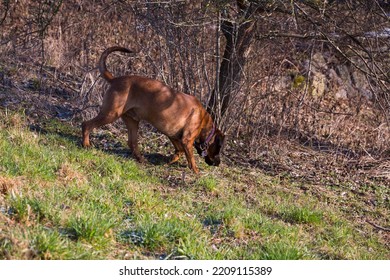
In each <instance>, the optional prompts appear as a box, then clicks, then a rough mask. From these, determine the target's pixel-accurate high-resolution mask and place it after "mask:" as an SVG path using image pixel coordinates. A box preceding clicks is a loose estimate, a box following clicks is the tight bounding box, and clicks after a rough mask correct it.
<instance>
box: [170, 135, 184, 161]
mask: <svg viewBox="0 0 390 280" xmlns="http://www.w3.org/2000/svg"><path fill="white" fill-rule="evenodd" d="M169 140H171V142H172V144H173V146H174V147H175V154H174V155H173V156H172V158H171V160H170V161H169V163H168V164H173V163H175V162H177V161H178V160H179V159H180V156H181V155H182V154H183V152H184V149H183V146H182V144H181V143H180V141H179V140H176V139H173V138H169Z"/></svg>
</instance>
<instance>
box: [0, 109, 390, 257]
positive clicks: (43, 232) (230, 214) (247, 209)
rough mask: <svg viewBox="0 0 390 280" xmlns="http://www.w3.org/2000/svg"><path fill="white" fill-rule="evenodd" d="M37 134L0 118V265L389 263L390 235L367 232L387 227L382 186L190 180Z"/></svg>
mask: <svg viewBox="0 0 390 280" xmlns="http://www.w3.org/2000/svg"><path fill="white" fill-rule="evenodd" d="M41 125H42V126H44V127H41V128H40V129H36V127H33V126H31V125H29V123H28V120H27V118H26V117H25V116H24V115H23V114H20V113H10V112H7V111H0V151H1V152H0V153H1V156H0V259H388V258H389V257H390V254H389V250H388V249H389V247H388V246H389V243H388V240H389V239H388V235H386V234H387V233H386V232H383V231H380V230H378V229H376V228H374V227H372V226H371V225H370V224H367V223H365V222H364V219H365V218H369V219H370V220H371V221H375V222H377V223H378V224H382V225H383V226H386V223H387V225H388V223H389V218H388V217H389V208H390V207H389V190H388V188H387V186H384V185H380V184H378V185H375V186H362V192H364V194H365V196H362V195H361V194H360V195H359V194H356V192H354V191H353V190H350V189H349V187H348V186H337V187H336V186H326V185H321V184H319V185H305V188H302V183H301V182H295V181H294V180H292V179H288V178H282V177H270V176H267V175H264V174H262V173H261V172H260V171H258V170H251V169H244V168H240V167H226V166H225V167H223V166H222V167H219V168H212V167H208V166H206V165H205V164H200V168H201V170H202V172H203V174H202V175H200V176H197V175H194V174H192V173H191V172H189V171H188V170H187V169H186V167H185V166H184V165H174V166H166V165H163V164H155V165H154V164H150V163H149V164H145V165H138V164H136V163H135V162H134V161H133V160H132V158H128V157H124V156H123V155H118V154H115V153H112V152H106V151H104V150H102V149H100V148H94V149H89V150H85V149H82V148H80V146H79V143H78V141H79V139H78V137H79V131H78V129H74V128H72V127H71V126H69V125H67V124H64V123H61V122H55V121H52V122H47V123H42V124H41ZM151 149H153V147H152V148H151ZM160 152H161V151H160ZM165 152H166V151H163V152H162V153H165ZM183 161H184V160H183ZM198 162H200V160H199V159H198ZM302 189H303V190H302ZM340 193H343V195H340ZM366 196H367V197H369V198H370V199H371V200H372V199H374V200H375V201H376V205H371V204H368V203H367V199H366Z"/></svg>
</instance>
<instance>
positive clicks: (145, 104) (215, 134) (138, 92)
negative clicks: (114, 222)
mask: <svg viewBox="0 0 390 280" xmlns="http://www.w3.org/2000/svg"><path fill="white" fill-rule="evenodd" d="M114 51H121V52H126V53H131V51H130V50H128V49H126V48H122V47H112V48H109V49H107V50H105V51H104V52H103V54H102V56H101V57H100V60H99V70H100V73H101V75H102V76H103V78H104V79H106V80H107V81H108V82H109V83H110V88H109V89H108V91H107V92H106V94H105V96H104V98H103V104H102V107H101V109H100V112H99V114H98V115H97V116H96V117H95V118H93V119H92V120H89V121H86V122H83V124H82V130H83V146H84V147H89V146H90V142H89V134H90V133H91V131H92V130H93V129H94V128H97V127H100V126H102V125H105V124H108V123H112V122H114V121H115V120H117V119H118V118H122V120H123V121H124V122H125V124H126V127H127V130H128V145H129V147H130V149H131V150H132V152H133V154H134V156H135V158H136V159H137V160H138V161H140V162H143V161H144V159H143V157H142V156H141V154H140V152H139V149H138V144H137V135H138V124H139V121H140V120H145V121H147V122H149V123H150V124H152V125H153V126H154V127H155V128H157V129H158V130H159V131H160V132H162V133H163V134H165V135H167V136H168V138H169V139H170V140H171V142H172V143H173V145H174V147H175V154H174V155H173V156H172V159H171V161H170V163H174V162H176V161H178V160H179V158H180V155H181V154H182V153H184V154H185V156H186V158H187V161H188V166H189V168H190V169H192V170H193V171H194V172H195V173H198V172H199V170H198V168H197V166H196V164H195V159H194V154H193V145H195V148H196V150H197V152H198V153H199V155H201V156H202V157H204V158H205V161H206V163H207V164H209V165H215V166H218V165H219V163H220V156H219V153H220V151H221V149H222V146H223V143H224V139H225V136H224V134H223V133H222V132H221V131H220V130H219V129H218V128H217V127H216V126H215V124H214V122H213V120H212V118H211V116H210V115H209V114H208V113H207V112H206V110H205V109H204V108H203V106H202V104H201V103H200V102H199V101H198V100H197V99H196V98H195V97H194V96H191V95H188V94H184V93H181V92H176V91H174V90H172V89H171V88H169V87H168V86H167V85H165V84H163V83H162V82H159V81H156V80H152V79H148V78H145V77H140V76H123V77H118V78H114V77H113V75H112V74H111V73H110V72H109V71H108V70H107V67H106V58H107V56H108V55H109V54H110V53H111V52H114Z"/></svg>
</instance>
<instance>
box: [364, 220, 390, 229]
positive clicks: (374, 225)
mask: <svg viewBox="0 0 390 280" xmlns="http://www.w3.org/2000/svg"><path fill="white" fill-rule="evenodd" d="M366 222H367V223H369V224H370V225H372V226H373V227H374V228H377V229H380V230H383V231H390V228H385V227H381V226H378V225H376V224H374V223H373V222H370V221H369V220H366Z"/></svg>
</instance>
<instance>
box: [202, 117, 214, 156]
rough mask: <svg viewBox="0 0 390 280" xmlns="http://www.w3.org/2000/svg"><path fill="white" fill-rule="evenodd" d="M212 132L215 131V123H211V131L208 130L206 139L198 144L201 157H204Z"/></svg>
mask: <svg viewBox="0 0 390 280" xmlns="http://www.w3.org/2000/svg"><path fill="white" fill-rule="evenodd" d="M214 133H215V125H214V123H213V128H212V129H211V131H210V133H209V135H208V136H207V138H206V140H205V141H204V142H203V143H201V144H199V147H200V149H201V150H202V157H206V156H207V148H208V147H209V142H210V140H211V139H212V138H213V136H214Z"/></svg>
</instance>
